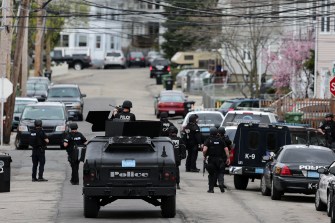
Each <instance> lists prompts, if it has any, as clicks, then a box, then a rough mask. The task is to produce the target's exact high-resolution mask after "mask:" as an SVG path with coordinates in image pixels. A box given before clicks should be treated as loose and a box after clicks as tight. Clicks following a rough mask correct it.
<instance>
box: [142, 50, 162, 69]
mask: <svg viewBox="0 0 335 223" xmlns="http://www.w3.org/2000/svg"><path fill="white" fill-rule="evenodd" d="M157 58H162V55H161V54H160V53H159V52H157V51H149V52H148V54H147V56H146V57H145V63H146V65H147V66H150V65H151V63H152V61H154V60H155V59H157Z"/></svg>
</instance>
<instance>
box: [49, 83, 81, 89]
mask: <svg viewBox="0 0 335 223" xmlns="http://www.w3.org/2000/svg"><path fill="white" fill-rule="evenodd" d="M51 88H78V85H77V84H54V85H52V86H51V87H50V89H51Z"/></svg>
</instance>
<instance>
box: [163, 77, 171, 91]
mask: <svg viewBox="0 0 335 223" xmlns="http://www.w3.org/2000/svg"><path fill="white" fill-rule="evenodd" d="M163 84H164V87H165V90H173V79H172V78H165V79H164V83H163Z"/></svg>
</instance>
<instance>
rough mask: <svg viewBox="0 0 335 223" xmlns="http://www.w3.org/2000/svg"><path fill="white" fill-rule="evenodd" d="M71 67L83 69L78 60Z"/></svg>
mask: <svg viewBox="0 0 335 223" xmlns="http://www.w3.org/2000/svg"><path fill="white" fill-rule="evenodd" d="M73 67H74V69H75V70H82V69H83V65H82V64H81V63H80V62H76V63H75V64H74V66H73Z"/></svg>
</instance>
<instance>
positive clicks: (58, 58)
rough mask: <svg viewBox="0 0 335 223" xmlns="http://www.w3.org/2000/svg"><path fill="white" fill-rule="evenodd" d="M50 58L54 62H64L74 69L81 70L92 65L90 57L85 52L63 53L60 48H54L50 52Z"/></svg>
mask: <svg viewBox="0 0 335 223" xmlns="http://www.w3.org/2000/svg"><path fill="white" fill-rule="evenodd" d="M51 60H52V61H54V62H56V63H64V62H66V63H67V64H68V65H69V67H73V68H74V69H75V70H81V69H83V68H87V67H90V66H91V65H92V64H91V62H92V61H91V57H90V56H88V55H87V54H72V55H64V51H62V50H54V51H53V53H52V54H51Z"/></svg>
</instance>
